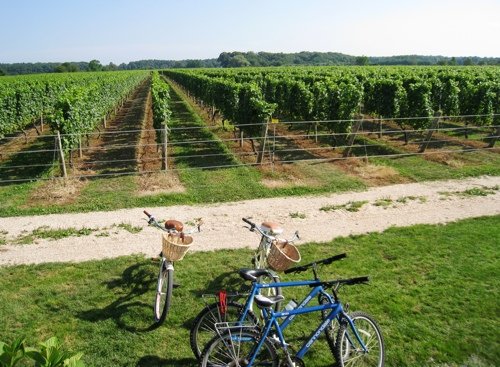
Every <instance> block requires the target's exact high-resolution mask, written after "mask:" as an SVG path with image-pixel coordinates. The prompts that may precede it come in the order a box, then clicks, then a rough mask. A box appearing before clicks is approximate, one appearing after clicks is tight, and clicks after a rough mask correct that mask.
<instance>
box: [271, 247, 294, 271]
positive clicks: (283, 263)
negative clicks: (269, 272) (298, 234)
mask: <svg viewBox="0 0 500 367" xmlns="http://www.w3.org/2000/svg"><path fill="white" fill-rule="evenodd" d="M299 261H300V252H299V250H298V249H297V247H295V246H294V245H292V244H291V243H288V242H287V241H282V240H279V241H273V242H272V244H271V249H270V250H269V255H268V256H267V265H269V267H270V268H271V269H273V270H275V271H284V270H286V269H288V268H289V267H290V266H292V265H293V264H296V263H298V262H299Z"/></svg>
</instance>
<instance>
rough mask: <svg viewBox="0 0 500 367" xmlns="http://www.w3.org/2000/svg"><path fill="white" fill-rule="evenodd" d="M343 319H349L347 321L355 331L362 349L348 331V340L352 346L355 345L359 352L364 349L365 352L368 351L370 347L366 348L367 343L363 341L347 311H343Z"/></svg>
mask: <svg viewBox="0 0 500 367" xmlns="http://www.w3.org/2000/svg"><path fill="white" fill-rule="evenodd" d="M342 319H344V320H347V322H348V323H349V328H350V329H351V330H352V332H353V333H354V336H355V337H356V340H357V341H358V343H359V345H361V350H360V349H359V348H357V347H356V345H355V342H354V341H353V340H352V338H351V335H350V333H348V332H347V331H346V336H347V340H348V341H349V344H350V345H351V347H353V348H354V349H355V350H356V351H358V352H361V351H362V352H363V353H368V348H366V345H365V344H364V343H363V340H362V339H361V337H360V336H359V333H358V329H357V328H356V326H355V325H354V321H352V319H351V318H350V317H349V315H347V314H346V313H345V312H342Z"/></svg>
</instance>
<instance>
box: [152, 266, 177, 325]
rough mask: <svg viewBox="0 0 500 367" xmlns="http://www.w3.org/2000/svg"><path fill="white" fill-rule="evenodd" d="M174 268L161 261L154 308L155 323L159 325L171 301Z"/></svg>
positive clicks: (164, 317)
mask: <svg viewBox="0 0 500 367" xmlns="http://www.w3.org/2000/svg"><path fill="white" fill-rule="evenodd" d="M173 282H174V268H173V267H172V266H171V265H170V264H169V263H168V262H167V261H166V260H165V259H162V261H161V265H160V271H159V273H158V284H157V286H156V298H155V306H154V314H155V321H156V322H157V323H159V324H161V323H162V322H163V321H165V319H166V317H167V314H168V310H169V309H170V301H171V300H172V288H173V285H174V283H173Z"/></svg>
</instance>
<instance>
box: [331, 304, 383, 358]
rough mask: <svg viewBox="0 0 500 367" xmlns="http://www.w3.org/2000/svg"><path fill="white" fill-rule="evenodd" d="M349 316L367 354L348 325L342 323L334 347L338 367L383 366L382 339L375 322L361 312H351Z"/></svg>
mask: <svg viewBox="0 0 500 367" xmlns="http://www.w3.org/2000/svg"><path fill="white" fill-rule="evenodd" d="M349 316H350V317H351V319H352V320H353V322H354V326H355V328H356V331H357V332H358V335H359V337H360V338H361V340H362V341H363V344H364V345H365V347H366V348H367V350H368V352H365V351H364V350H363V348H362V347H361V345H360V344H359V342H358V340H357V338H356V336H355V335H354V331H353V330H352V329H351V327H350V325H349V323H347V322H343V323H342V326H341V327H340V330H339V334H338V338H337V345H336V349H337V350H336V357H337V362H338V364H339V366H340V367H343V366H346V367H354V366H356V367H358V366H359V367H361V366H370V367H382V366H384V357H385V350H384V339H383V337H382V333H381V332H380V328H379V326H378V325H377V323H376V322H375V320H374V319H373V318H372V317H371V316H369V315H367V314H365V313H363V312H353V313H351V314H350V315H349Z"/></svg>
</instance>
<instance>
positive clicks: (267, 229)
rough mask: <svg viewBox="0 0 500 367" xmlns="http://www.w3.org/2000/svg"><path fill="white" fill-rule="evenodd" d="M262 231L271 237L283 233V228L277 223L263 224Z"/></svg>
mask: <svg viewBox="0 0 500 367" xmlns="http://www.w3.org/2000/svg"><path fill="white" fill-rule="evenodd" d="M261 229H262V232H264V233H265V234H267V235H271V236H274V235H277V234H282V233H283V228H281V227H280V225H279V224H278V223H275V222H262V224H261Z"/></svg>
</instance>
